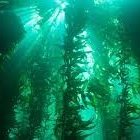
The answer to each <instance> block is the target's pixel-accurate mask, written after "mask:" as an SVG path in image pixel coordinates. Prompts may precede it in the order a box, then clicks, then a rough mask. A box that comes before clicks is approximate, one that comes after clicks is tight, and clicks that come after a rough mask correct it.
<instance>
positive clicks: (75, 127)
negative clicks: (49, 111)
mask: <svg viewBox="0 0 140 140" xmlns="http://www.w3.org/2000/svg"><path fill="white" fill-rule="evenodd" d="M88 2H89V1H84V2H83V1H80V0H70V1H68V6H67V7H66V9H65V18H66V25H65V26H66V37H65V45H64V63H65V64H64V66H63V67H64V73H65V81H66V90H65V93H64V99H63V100H64V101H63V102H64V108H63V110H64V111H63V119H62V121H63V124H62V126H63V131H62V139H64V140H65V139H68V140H71V139H79V138H80V137H81V138H82V137H85V136H86V135H91V134H92V133H93V132H92V129H93V128H94V127H95V126H94V125H95V122H94V121H95V120H96V119H95V118H96V113H95V109H94V108H93V107H92V101H91V100H90V99H89V98H88V97H90V96H92V95H90V94H91V93H89V92H87V85H88V82H89V78H90V75H91V74H92V66H93V57H92V48H91V46H90V45H89V44H88V43H87V42H86V41H87V40H88V36H87V34H88V33H87V31H86V30H85V29H86V23H87V14H88V12H89V11H88ZM88 130H89V132H85V131H88Z"/></svg>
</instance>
